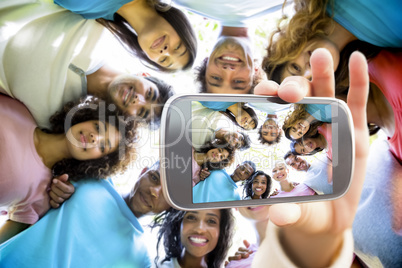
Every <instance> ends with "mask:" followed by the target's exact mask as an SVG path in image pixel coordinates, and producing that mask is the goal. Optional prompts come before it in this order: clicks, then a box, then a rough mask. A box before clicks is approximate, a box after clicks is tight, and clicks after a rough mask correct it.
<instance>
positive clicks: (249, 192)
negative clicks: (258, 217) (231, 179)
mask: <svg viewBox="0 0 402 268" xmlns="http://www.w3.org/2000/svg"><path fill="white" fill-rule="evenodd" d="M261 175H263V176H265V178H267V189H265V192H264V193H263V194H262V195H261V197H262V198H268V196H269V193H270V192H271V187H272V180H271V177H270V176H269V175H268V174H266V173H265V172H264V171H262V170H258V171H256V172H254V174H253V175H251V177H250V178H248V179H247V180H246V182H245V184H244V188H243V196H244V197H243V199H245V198H247V197H251V198H252V197H253V181H254V179H255V178H257V176H261Z"/></svg>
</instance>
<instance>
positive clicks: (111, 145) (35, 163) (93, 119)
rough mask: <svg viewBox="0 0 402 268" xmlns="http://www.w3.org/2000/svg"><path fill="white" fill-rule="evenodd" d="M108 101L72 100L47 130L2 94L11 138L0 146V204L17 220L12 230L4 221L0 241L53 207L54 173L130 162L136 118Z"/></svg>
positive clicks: (81, 172) (0, 108) (73, 175)
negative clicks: (109, 106) (122, 116)
mask: <svg viewBox="0 0 402 268" xmlns="http://www.w3.org/2000/svg"><path fill="white" fill-rule="evenodd" d="M105 107H107V106H106V105H105V103H103V102H101V101H100V100H99V99H95V98H91V99H88V100H86V101H80V102H78V103H68V104H66V105H65V106H64V109H63V111H61V112H59V113H56V114H55V115H54V116H52V117H51V118H50V122H51V124H52V130H51V133H49V131H44V130H41V129H40V128H38V127H37V125H36V123H35V121H34V120H33V118H32V116H31V114H30V113H29V111H28V109H27V108H26V107H25V106H24V105H23V104H22V103H21V102H19V101H17V100H14V99H12V98H10V97H7V96H3V95H0V115H1V118H2V128H1V129H0V140H4V141H7V142H5V143H4V145H2V146H1V148H0V155H1V156H3V157H1V160H0V207H6V208H7V209H8V213H9V219H10V220H9V221H8V225H7V226H19V228H17V229H12V231H7V230H6V231H4V230H3V228H7V227H4V226H2V228H1V229H0V243H1V242H3V241H5V240H6V239H8V238H10V237H12V236H13V235H15V234H16V233H18V232H20V231H22V230H23V229H25V228H26V227H28V226H29V225H30V224H33V223H35V222H36V221H38V220H39V218H40V217H42V216H43V215H44V214H45V213H46V212H47V211H48V210H49V209H50V204H49V195H48V191H47V189H48V186H49V183H50V181H51V179H52V177H53V176H58V175H61V174H68V175H69V178H70V179H72V180H80V179H83V178H91V177H92V178H97V179H101V178H106V177H107V176H110V175H113V174H116V173H118V172H122V171H124V170H125V169H126V168H127V166H128V164H129V162H130V161H131V160H132V159H131V154H132V153H134V148H133V143H134V141H135V137H136V133H135V127H134V123H133V122H129V123H127V122H124V121H122V120H121V119H120V118H119V116H118V115H117V114H116V112H112V111H108V109H105ZM27 174H32V175H31V176H27ZM3 239H4V240H3Z"/></svg>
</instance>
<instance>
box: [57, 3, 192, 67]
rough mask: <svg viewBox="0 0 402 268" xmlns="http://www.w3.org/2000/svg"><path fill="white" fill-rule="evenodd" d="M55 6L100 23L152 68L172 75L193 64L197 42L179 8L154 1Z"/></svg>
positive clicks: (62, 4)
mask: <svg viewBox="0 0 402 268" xmlns="http://www.w3.org/2000/svg"><path fill="white" fill-rule="evenodd" d="M54 2H55V3H56V4H58V5H60V6H62V7H64V8H66V9H69V10H71V11H72V12H74V13H77V14H80V15H82V16H83V17H84V18H86V19H97V21H98V22H99V23H101V24H102V25H104V26H105V27H106V28H107V29H109V30H110V31H111V32H112V33H113V34H114V35H115V36H116V38H117V39H118V40H119V41H120V42H121V43H122V44H123V46H124V47H125V48H126V49H127V50H128V51H129V52H130V53H131V54H133V55H134V56H136V57H138V58H140V59H141V60H142V61H143V62H146V63H147V64H148V65H150V66H152V67H153V68H156V69H158V70H160V71H164V72H173V71H177V70H186V69H189V68H191V66H192V65H193V63H194V60H195V56H196V51H197V39H196V37H195V34H194V31H193V29H192V27H191V25H190V22H189V20H188V19H187V18H186V16H185V15H184V13H183V12H181V11H180V10H178V9H177V8H174V7H169V6H167V5H166V4H162V3H160V2H159V1H152V0H135V1H132V0H125V1H116V0H107V1H79V0H55V1H54Z"/></svg>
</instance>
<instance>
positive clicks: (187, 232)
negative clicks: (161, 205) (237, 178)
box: [155, 209, 234, 268]
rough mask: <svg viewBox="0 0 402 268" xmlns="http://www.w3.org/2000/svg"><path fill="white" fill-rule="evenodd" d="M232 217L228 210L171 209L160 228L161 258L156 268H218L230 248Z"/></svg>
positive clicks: (156, 260) (158, 245)
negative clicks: (162, 252) (162, 247)
mask: <svg viewBox="0 0 402 268" xmlns="http://www.w3.org/2000/svg"><path fill="white" fill-rule="evenodd" d="M233 234H234V217H233V215H232V211H231V209H206V210H199V211H180V210H175V209H172V210H170V211H168V212H167V213H166V216H165V218H164V221H163V222H162V223H161V224H160V229H159V232H158V243H157V248H159V247H160V245H161V243H162V240H163V246H164V249H165V257H164V258H163V259H162V260H159V259H160V258H159V255H158V256H157V258H156V259H155V263H158V267H165V268H166V267H181V268H190V267H211V268H219V267H222V265H223V263H224V260H225V258H226V254H227V252H228V250H229V248H230V246H231V244H232V237H233Z"/></svg>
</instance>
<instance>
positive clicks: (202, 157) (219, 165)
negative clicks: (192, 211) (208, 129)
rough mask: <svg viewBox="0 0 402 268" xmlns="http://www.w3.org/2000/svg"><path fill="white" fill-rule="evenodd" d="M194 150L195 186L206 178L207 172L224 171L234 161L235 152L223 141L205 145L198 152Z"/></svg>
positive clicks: (193, 172)
mask: <svg viewBox="0 0 402 268" xmlns="http://www.w3.org/2000/svg"><path fill="white" fill-rule="evenodd" d="M192 150H193V159H192V169H193V170H192V174H193V186H194V185H196V184H197V183H198V182H200V181H201V180H204V179H205V178H206V177H205V175H204V174H205V172H207V171H210V170H217V169H223V168H225V167H227V166H229V165H230V164H232V163H233V161H234V153H235V151H234V150H233V149H232V148H231V147H229V145H228V144H227V143H226V142H224V141H222V140H217V139H215V140H214V141H213V142H207V143H205V144H204V146H203V147H201V148H200V149H198V150H195V149H194V148H193V149H192ZM203 171H204V172H203Z"/></svg>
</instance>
